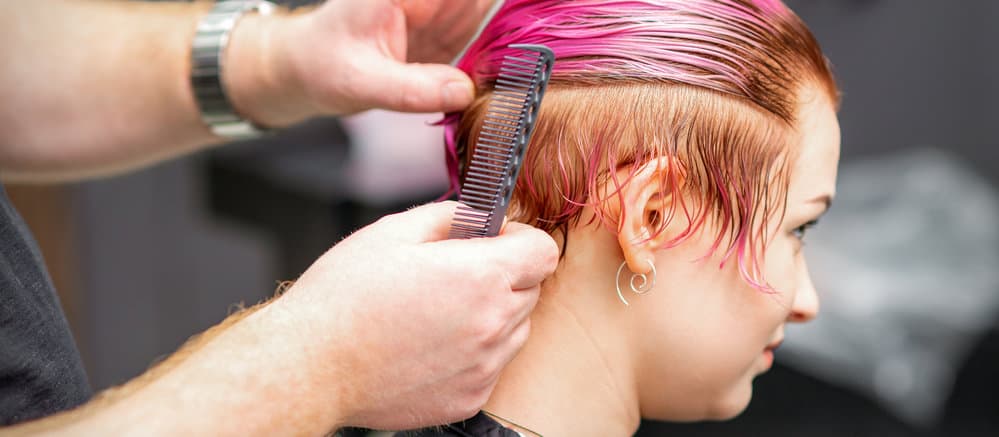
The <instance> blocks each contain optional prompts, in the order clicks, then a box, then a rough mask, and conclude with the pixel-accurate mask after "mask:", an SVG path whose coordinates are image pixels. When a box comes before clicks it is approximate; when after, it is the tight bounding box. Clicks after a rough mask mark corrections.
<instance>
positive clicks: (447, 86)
mask: <svg viewBox="0 0 999 437" xmlns="http://www.w3.org/2000/svg"><path fill="white" fill-rule="evenodd" d="M371 67H372V68H371V69H370V73H371V76H370V77H369V78H368V79H367V80H366V81H365V82H367V83H370V84H372V86H370V87H369V88H368V89H367V91H368V94H369V95H368V96H364V97H362V98H364V100H366V101H367V102H368V106H371V107H376V108H383V109H389V110H393V111H402V112H451V111H458V110H462V109H465V108H466V107H468V105H470V104H471V103H472V99H473V96H474V94H475V91H474V87H473V86H472V80H471V79H469V78H468V76H467V75H466V74H465V73H463V72H462V71H461V70H459V69H457V68H454V67H450V66H447V65H439V64H404V63H401V62H398V61H396V60H392V59H384V61H383V62H381V63H379V64H378V65H372V66H371ZM365 97H366V98H365Z"/></svg>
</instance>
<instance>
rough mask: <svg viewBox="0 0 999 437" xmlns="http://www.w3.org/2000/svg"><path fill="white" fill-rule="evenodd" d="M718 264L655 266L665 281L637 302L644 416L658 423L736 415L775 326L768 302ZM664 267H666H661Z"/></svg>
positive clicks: (775, 313)
mask: <svg viewBox="0 0 999 437" xmlns="http://www.w3.org/2000/svg"><path fill="white" fill-rule="evenodd" d="M719 262H720V259H712V260H708V261H705V262H701V263H692V262H687V263H684V264H681V266H680V267H677V266H676V265H673V266H670V265H662V266H657V268H658V269H659V270H660V275H663V274H665V275H667V276H664V277H667V278H671V280H670V281H669V283H667V284H660V285H659V286H657V287H656V288H657V289H656V290H654V292H653V293H654V294H650V295H649V296H645V297H643V299H642V301H641V303H642V306H643V307H642V311H643V312H645V313H644V314H643V315H642V318H643V319H644V320H646V321H648V324H646V325H645V326H646V329H647V330H646V332H645V334H643V336H644V339H645V340H644V342H645V344H644V347H643V349H644V350H646V351H647V355H646V356H645V357H643V358H642V360H643V361H641V363H642V365H643V366H645V369H644V371H643V373H644V374H645V375H646V376H647V378H643V379H645V380H648V381H651V382H650V383H646V382H645V381H643V383H642V384H641V386H642V387H643V388H645V389H648V390H650V391H654V392H653V393H649V394H648V396H649V399H648V401H647V402H643V409H644V408H645V407H644V406H645V405H655V406H657V407H658V408H653V409H650V411H647V412H646V413H647V414H648V415H649V417H651V418H655V419H661V420H699V419H721V418H726V417H731V416H733V415H735V414H738V413H739V412H741V411H742V410H743V409H744V408H745V406H746V405H747V404H748V402H749V398H750V397H751V393H752V385H751V383H752V378H753V377H754V376H755V375H756V374H757V373H758V371H759V370H760V369H761V363H762V361H761V359H762V358H761V355H762V352H763V349H764V347H765V346H766V344H767V343H769V341H770V339H771V337H772V335H773V333H774V332H775V331H776V329H777V327H778V326H779V322H778V321H777V320H778V319H780V318H781V315H780V314H779V313H780V312H781V311H782V310H781V309H780V305H778V304H777V303H775V301H774V296H772V295H768V294H766V293H764V292H762V291H759V290H757V289H754V288H752V287H751V286H749V285H748V284H747V283H746V282H745V281H744V280H743V279H742V277H741V275H740V274H739V270H738V266H737V264H736V263H734V262H729V263H726V265H725V267H724V268H723V269H721V270H719V269H718V264H719ZM663 264H666V263H663Z"/></svg>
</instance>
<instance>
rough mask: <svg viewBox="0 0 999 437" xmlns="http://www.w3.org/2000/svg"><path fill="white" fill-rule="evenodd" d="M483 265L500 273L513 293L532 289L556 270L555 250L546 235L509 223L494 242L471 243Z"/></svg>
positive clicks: (555, 247) (553, 243)
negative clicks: (501, 271)
mask: <svg viewBox="0 0 999 437" xmlns="http://www.w3.org/2000/svg"><path fill="white" fill-rule="evenodd" d="M475 242H476V243H477V244H478V245H480V246H482V248H481V249H480V250H481V253H482V254H483V255H484V256H485V257H486V261H487V262H488V263H491V264H492V265H495V266H498V267H499V268H500V269H502V270H503V271H504V273H505V274H506V276H507V279H508V280H509V281H510V287H511V288H512V289H514V290H521V289H529V288H531V287H535V286H537V285H539V284H540V283H541V281H543V280H545V278H547V277H548V276H551V274H552V273H553V272H555V268H556V267H557V266H558V246H557V245H556V244H555V240H553V239H552V237H551V236H550V235H548V234H547V233H545V232H544V231H541V230H539V229H537V228H534V227H531V226H528V225H525V224H523V223H517V222H509V223H507V224H506V227H505V228H504V229H503V233H501V234H500V235H499V236H497V237H494V238H483V239H479V240H475Z"/></svg>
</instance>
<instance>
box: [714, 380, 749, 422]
mask: <svg viewBox="0 0 999 437" xmlns="http://www.w3.org/2000/svg"><path fill="white" fill-rule="evenodd" d="M752 399H753V386H752V385H751V384H746V387H745V388H742V387H740V388H738V389H735V390H733V391H731V392H729V393H727V394H726V395H725V396H724V397H723V398H722V399H719V400H718V401H717V402H716V403H715V404H714V405H712V407H711V408H710V409H709V410H708V414H707V417H705V418H704V419H705V420H717V421H721V420H731V419H734V418H736V417H737V416H739V415H740V414H742V412H743V411H746V408H747V407H749V401H750V400H752Z"/></svg>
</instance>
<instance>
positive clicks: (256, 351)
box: [5, 307, 341, 436]
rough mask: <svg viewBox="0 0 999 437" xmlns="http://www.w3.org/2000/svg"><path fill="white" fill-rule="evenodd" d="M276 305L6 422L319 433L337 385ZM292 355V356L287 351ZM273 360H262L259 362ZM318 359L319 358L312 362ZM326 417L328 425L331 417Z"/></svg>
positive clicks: (90, 431) (100, 429) (28, 428)
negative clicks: (80, 400) (64, 406)
mask: <svg viewBox="0 0 999 437" xmlns="http://www.w3.org/2000/svg"><path fill="white" fill-rule="evenodd" d="M281 312H282V310H281V309H280V308H278V307H274V308H270V307H261V308H260V311H256V309H251V310H247V311H244V312H243V313H241V314H237V315H234V316H231V317H230V318H229V319H227V320H226V321H225V322H223V323H222V324H220V325H218V326H216V327H215V328H212V329H211V330H209V331H207V332H205V333H203V334H201V335H199V336H198V337H195V338H194V339H192V340H191V341H189V342H188V344H186V345H184V346H183V347H182V348H181V349H180V350H179V351H178V352H176V353H175V354H174V355H172V356H171V357H170V358H168V359H167V360H166V361H164V362H162V363H160V364H158V365H156V366H155V367H154V368H153V369H151V370H149V371H148V372H146V373H145V374H144V375H142V376H140V377H138V378H136V379H134V380H132V381H130V382H129V383H128V384H126V385H124V386H122V387H117V388H113V389H109V390H107V391H105V392H103V393H101V394H99V395H98V396H97V397H95V399H94V400H92V401H91V402H90V403H88V404H86V405H84V406H82V407H79V408H77V409H76V410H73V411H69V412H66V413H62V414H60V415H56V416H53V417H49V418H46V419H41V420H38V421H34V422H30V423H27V424H24V425H21V426H19V427H15V428H12V429H9V430H5V431H10V432H11V433H12V435H14V436H21V435H31V436H34V435H46V434H56V435H67V434H68V435H96V434H100V435H149V436H156V435H184V434H188V435H319V434H324V433H326V432H328V431H329V430H330V429H331V426H332V427H334V428H335V427H336V426H339V425H341V420H340V417H338V415H337V412H338V403H337V398H338V394H337V389H336V387H331V386H322V387H317V385H316V381H320V379H317V378H316V377H315V376H314V375H315V372H326V373H332V372H334V371H335V370H334V369H336V367H335V366H333V365H331V363H325V364H322V363H323V360H318V359H317V360H314V361H311V360H302V359H300V357H304V356H307V354H303V351H302V350H296V349H294V348H297V347H299V346H298V345H300V343H298V342H295V341H280V342H278V343H280V344H279V345H276V344H275V342H274V341H272V340H273V339H274V338H275V337H279V336H275V335H274V332H275V330H278V332H287V335H289V336H294V335H296V334H297V333H298V332H296V331H295V330H294V326H293V325H294V324H295V323H294V321H293V320H288V318H287V317H286V316H285V315H283V314H281ZM295 357H299V358H295ZM271 363H273V364H275V365H267V364H271ZM320 364H322V366H321V367H320ZM331 424H332V425H331Z"/></svg>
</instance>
